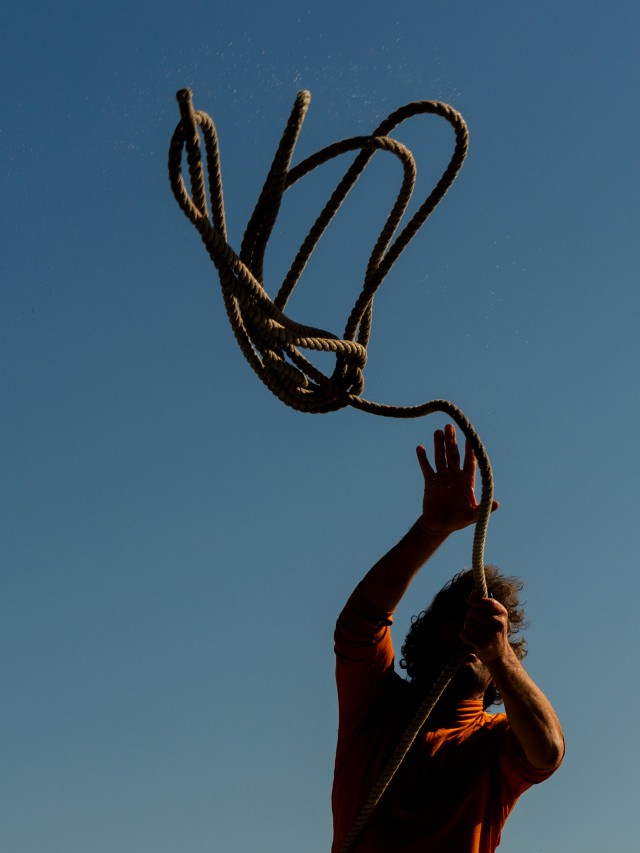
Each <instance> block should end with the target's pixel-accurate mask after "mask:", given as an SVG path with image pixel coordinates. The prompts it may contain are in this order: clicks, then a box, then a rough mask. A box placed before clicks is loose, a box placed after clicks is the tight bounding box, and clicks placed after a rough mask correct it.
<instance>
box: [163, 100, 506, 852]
mask: <svg viewBox="0 0 640 853" xmlns="http://www.w3.org/2000/svg"><path fill="white" fill-rule="evenodd" d="M310 99H311V96H310V94H309V92H306V91H303V92H300V93H299V94H298V96H297V98H296V100H295V103H294V106H293V109H292V111H291V114H290V116H289V120H288V122H287V124H286V127H285V129H284V132H283V134H282V137H281V139H280V143H279V145H278V148H277V150H276V154H275V157H274V159H273V162H272V164H271V168H270V169H269V173H268V175H267V179H266V181H265V183H264V186H263V188H262V191H261V193H260V197H259V198H258V202H257V204H256V206H255V208H254V211H253V213H252V215H251V217H250V219H249V223H248V225H247V227H246V229H245V233H244V237H243V239H242V244H241V247H240V252H239V254H236V252H234V250H233V249H232V248H231V246H230V245H229V243H228V242H227V230H226V222H225V212H224V200H223V192H222V174H221V170H220V154H219V148H218V137H217V132H216V128H215V125H214V123H213V121H212V120H211V118H210V117H209V116H208V115H207V114H206V113H204V112H202V111H200V110H195V109H194V107H193V102H192V95H191V92H190V90H189V89H181V90H180V91H179V92H178V93H177V100H178V105H179V108H180V116H181V120H180V122H179V123H178V125H177V126H176V129H175V131H174V133H173V136H172V138H171V143H170V146H169V164H168V165H169V181H170V184H171V189H172V191H173V194H174V196H175V198H176V200H177V202H178V204H179V206H180V208H181V209H182V211H183V212H184V214H185V216H186V217H187V218H188V219H189V221H190V222H191V223H192V224H193V225H194V227H195V228H196V229H197V231H198V233H199V234H200V237H201V239H202V241H203V243H204V245H205V248H206V250H207V252H208V254H209V256H210V258H211V260H212V261H213V264H214V265H215V268H216V270H217V272H218V276H219V278H220V284H221V288H222V296H223V300H224V304H225V308H226V311H227V315H228V317H229V321H230V323H231V327H232V329H233V333H234V335H235V337H236V340H237V341H238V344H239V345H240V348H241V350H242V352H243V353H244V355H245V357H246V359H247V361H248V362H249V364H250V365H251V367H252V368H253V370H254V371H255V372H256V374H257V375H258V376H259V377H260V379H261V380H262V382H264V384H265V385H266V386H267V387H268V388H269V389H270V390H271V391H272V392H273V393H274V394H275V395H276V396H277V397H278V398H279V399H280V400H282V401H283V402H284V403H286V404H287V405H288V406H291V407H292V408H293V409H296V410H298V411H302V412H314V413H321V412H331V411H336V410H338V409H341V408H344V407H345V406H352V407H353V408H356V409H360V410H362V411H364V412H369V413H370V414H374V415H381V416H384V417H393V418H417V417H422V416H424V415H428V414H431V413H433V412H443V413H445V414H446V415H448V416H449V417H450V418H451V419H452V420H453V421H454V422H455V423H456V425H457V426H458V427H459V428H460V430H461V431H462V433H463V434H464V435H465V437H466V438H467V439H468V440H469V441H470V443H471V446H472V448H473V450H474V453H475V455H476V459H477V462H478V468H479V470H480V475H481V480H482V494H481V499H480V505H479V514H478V521H477V522H476V527H475V533H474V539H473V548H472V571H473V579H474V584H475V587H476V588H477V589H478V590H480V591H481V592H482V594H483V595H486V594H487V585H486V579H485V574H484V546H485V541H486V535H487V528H488V524H489V516H490V514H491V506H492V502H493V475H492V471H491V463H490V461H489V457H488V455H487V453H486V451H485V449H484V446H483V445H482V442H481V441H480V438H479V436H478V434H477V433H476V431H475V429H474V427H473V426H472V424H471V422H470V421H469V420H468V419H467V417H466V416H465V415H464V413H463V412H462V411H461V410H460V409H459V408H458V407H457V406H455V405H454V404H453V403H451V402H449V401H448V400H430V401H428V402H426V403H422V404H421V405H417V406H390V405H383V404H381V403H375V402H372V401H370V400H366V399H364V398H363V397H361V396H360V395H361V393H362V391H363V389H364V376H363V370H364V366H365V364H366V361H367V349H366V348H367V344H368V341H369V335H370V332H371V320H372V311H373V299H374V296H375V294H376V291H377V290H378V288H379V287H380V285H381V284H382V282H383V281H384V279H385V277H386V276H387V274H388V273H389V271H390V270H391V268H392V267H393V265H394V264H395V262H396V261H397V260H398V258H399V257H400V255H401V254H402V252H403V251H404V250H405V249H406V247H407V246H408V244H409V243H410V242H411V240H412V239H413V237H414V236H415V235H416V234H417V232H418V231H419V229H420V228H421V227H422V225H423V224H424V223H425V222H426V220H427V218H428V217H429V216H430V215H431V213H432V212H433V211H434V210H435V208H436V207H437V205H438V204H439V203H440V201H441V200H442V198H443V197H444V195H445V194H446V192H447V191H448V189H449V187H450V186H451V185H452V183H453V182H454V180H455V179H456V177H457V175H458V173H459V171H460V169H461V168H462V164H463V162H464V159H465V157H466V153H467V149H468V132H467V126H466V124H465V122H464V119H463V118H462V116H461V115H460V113H458V112H457V111H456V110H454V109H453V108H452V107H450V106H449V105H448V104H444V103H441V102H440V101H414V102H412V103H410V104H407V105H405V106H404V107H401V108H400V109H398V110H396V111H395V112H393V113H391V115H389V116H388V117H387V118H386V119H385V120H384V121H383V122H381V124H380V125H378V127H377V128H376V130H374V132H373V134H372V135H371V136H356V137H352V138H350V139H344V140H342V141H341V142H336V143H333V144H332V145H328V146H327V147H325V148H323V149H321V150H320V151H318V152H316V153H315V154H312V155H311V156H310V157H307V158H306V159H305V160H303V161H302V162H301V163H299V164H298V165H297V166H294V167H293V168H291V160H292V158H293V152H294V149H295V145H296V142H297V140H298V136H299V134H300V130H301V128H302V123H303V121H304V117H305V114H306V112H307V110H308V108H309V103H310ZM421 114H433V115H438V116H440V117H442V118H444V119H445V120H446V121H448V122H449V124H450V125H451V126H452V127H453V129H454V132H455V149H454V153H453V155H452V157H451V160H450V161H449V165H448V166H447V168H446V169H445V170H444V172H443V173H442V176H441V177H440V180H439V181H438V182H437V184H436V185H435V187H434V188H433V190H432V191H431V193H430V194H429V195H428V196H427V198H426V199H425V200H424V202H423V203H422V204H421V206H420V207H419V209H418V210H417V211H416V213H415V214H414V215H413V217H412V218H411V219H410V220H409V222H408V223H407V224H406V225H405V226H404V228H403V229H402V230H401V231H400V232H399V233H398V234H397V236H395V239H394V235H396V232H397V230H398V228H399V226H400V222H401V220H402V218H403V216H404V214H405V211H406V209H407V206H408V204H409V201H410V199H411V196H412V193H413V190H414V187H415V179H416V166H415V161H414V159H413V155H412V154H411V152H410V151H409V149H408V148H406V147H405V146H404V145H402V144H401V143H400V142H398V141H397V140H395V139H393V138H391V137H390V136H389V134H390V133H391V131H393V130H394V129H395V128H396V127H398V125H400V124H402V122H404V121H406V120H407V119H409V118H412V117H413V116H416V115H421ZM200 131H201V132H202V135H203V137H204V144H205V153H206V169H207V175H208V182H209V201H208V202H207V194H206V190H205V173H204V168H203V164H202V155H201V141H200ZM185 149H186V155H187V166H188V171H189V183H190V188H191V195H189V192H188V190H187V187H186V185H185V182H184V178H183V176H182V158H183V152H184V151H185ZM352 151H359V153H358V154H357V156H356V157H355V160H354V161H353V163H352V164H351V166H350V167H349V168H348V169H347V171H346V173H345V174H344V176H343V178H342V179H341V180H340V181H339V183H338V185H337V186H336V188H335V190H334V191H333V193H332V195H331V197H330V198H329V201H328V202H327V203H326V204H325V206H324V208H323V209H322V211H321V212H320V214H319V216H318V217H317V219H316V221H315V222H314V224H313V225H312V227H311V229H310V231H309V233H308V234H307V236H306V237H305V239H304V240H303V242H302V245H301V246H300V248H299V250H298V252H297V254H296V256H295V258H294V261H293V263H292V265H291V268H290V269H289V271H288V273H287V274H286V276H285V278H284V281H283V282H282V285H281V286H280V290H279V291H278V293H277V295H276V297H275V299H273V300H272V299H271V298H270V297H269V295H268V294H267V292H266V290H265V289H264V286H263V267H264V255H265V251H266V247H267V243H268V241H269V237H270V236H271V232H272V230H273V227H274V225H275V222H276V218H277V215H278V212H279V209H280V205H281V203H282V197H283V195H284V193H285V192H286V190H287V189H289V188H290V187H291V186H293V184H295V183H296V182H297V181H299V180H300V179H301V178H303V177H304V176H305V175H307V174H309V172H311V171H312V170H313V169H315V168H317V167H318V166H321V165H322V164H323V163H326V162H328V161H329V160H332V159H334V158H335V157H338V156H340V155H342V154H345V153H348V152H352ZM376 151H387V152H389V153H391V154H393V155H394V156H395V157H397V158H398V159H399V160H400V163H401V165H402V168H403V179H402V184H401V187H400V190H399V192H398V195H397V197H396V200H395V202H394V204H393V206H392V208H391V211H390V213H389V215H388V217H387V220H386V222H385V224H384V226H383V228H382V230H381V232H380V234H379V236H378V238H377V240H376V243H375V245H374V248H373V250H372V252H371V255H370V257H369V261H368V264H367V268H366V272H365V276H364V283H363V287H362V290H361V292H360V295H359V296H358V298H357V300H356V302H355V305H354V306H353V309H352V311H351V314H350V315H349V318H348V320H347V324H346V327H345V331H344V334H343V336H342V338H340V337H338V336H337V335H334V334H332V333H331V332H327V331H324V330H322V329H317V328H314V327H312V326H306V325H302V324H300V323H296V322H295V321H293V320H291V319H290V318H288V317H287V316H286V315H285V314H284V309H285V307H286V304H287V302H288V300H289V298H290V296H291V294H292V293H293V290H294V288H295V287H296V285H297V284H298V281H299V279H300V276H301V275H302V272H303V271H304V269H305V267H306V264H307V263H308V261H309V258H310V257H311V254H312V252H313V251H314V249H315V247H316V245H317V243H318V241H319V240H320V238H321V237H322V235H323V234H324V232H325V231H326V229H327V227H328V225H329V223H330V222H331V220H332V219H333V217H334V216H335V215H336V213H337V211H338V210H339V208H340V206H341V205H342V203H343V202H344V200H345V199H346V197H347V195H348V194H349V192H350V191H351V189H352V188H353V186H354V185H355V183H356V181H357V180H358V178H359V177H360V175H361V174H362V172H363V171H364V169H365V168H366V166H367V165H368V163H369V161H370V160H371V158H372V157H373V155H374V154H375V153H376ZM209 207H210V211H209ZM302 350H309V351H312V352H313V351H316V352H320V351H323V352H333V353H335V357H336V364H335V368H334V371H333V373H332V375H331V376H327V375H325V374H324V373H322V371H320V370H319V369H318V368H317V367H315V365H313V364H312V363H311V362H310V361H309V360H308V359H307V358H305V357H304V356H303V354H302ZM467 653H468V649H466V648H464V647H461V649H460V650H459V651H458V653H456V655H455V656H454V657H453V659H452V660H451V662H450V663H449V664H448V666H447V667H446V668H445V670H444V671H443V672H442V674H441V675H440V677H439V678H438V680H437V681H436V683H435V684H434V685H433V687H432V689H431V690H430V692H429V694H428V695H427V696H426V697H425V699H424V701H423V703H422V705H421V706H420V708H419V710H418V712H417V713H416V715H415V717H414V719H413V720H412V722H411V724H410V725H409V727H408V728H407V730H406V732H405V734H404V736H403V738H402V740H401V741H400V743H399V744H398V746H397V748H396V750H395V752H394V753H393V755H392V757H391V759H390V760H389V762H388V764H387V766H386V767H385V769H384V771H383V772H382V774H381V775H380V778H379V779H378V781H377V782H376V784H375V786H374V788H373V789H372V791H371V793H370V794H369V796H368V797H367V800H366V801H365V803H364V805H363V806H362V809H361V811H360V813H359V815H358V817H357V818H356V821H355V823H354V824H353V827H352V829H351V831H350V832H349V834H348V836H347V837H346V839H345V841H344V843H343V845H342V847H341V851H340V853H348V851H350V850H351V849H352V848H353V846H354V844H355V843H356V842H357V839H358V837H359V835H360V832H361V831H362V829H363V827H364V825H365V823H366V822H367V820H368V819H369V817H370V815H371V813H372V812H373V810H374V809H375V807H376V806H377V804H378V802H379V801H380V798H381V797H382V795H383V794H384V792H385V790H386V789H387V787H388V785H389V783H390V782H391V780H392V779H393V777H394V775H395V773H396V772H397V770H398V768H399V767H400V765H401V763H402V761H403V760H404V758H405V756H406V755H407V753H408V751H409V750H410V748H411V746H412V744H413V742H414V741H415V739H416V737H417V736H418V734H419V732H420V730H421V729H422V727H423V725H424V723H425V722H426V720H427V718H428V717H429V715H430V714H431V712H432V710H433V708H434V707H435V705H436V703H437V702H438V700H439V698H440V696H441V695H442V693H443V692H444V690H445V689H446V687H447V685H448V683H449V681H450V680H451V678H452V677H453V676H454V674H455V673H456V671H457V670H458V668H459V666H460V665H461V663H462V661H463V660H464V658H465V656H466V654H467Z"/></svg>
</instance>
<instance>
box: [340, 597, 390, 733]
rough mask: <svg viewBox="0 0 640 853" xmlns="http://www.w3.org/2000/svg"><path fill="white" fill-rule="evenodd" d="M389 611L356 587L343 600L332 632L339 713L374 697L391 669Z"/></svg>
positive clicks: (347, 712) (353, 709) (355, 710)
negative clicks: (341, 609) (348, 596)
mask: <svg viewBox="0 0 640 853" xmlns="http://www.w3.org/2000/svg"><path fill="white" fill-rule="evenodd" d="M392 617H393V613H392V612H391V611H385V610H381V609H380V608H377V607H375V606H374V605H373V604H372V603H371V602H370V601H369V600H368V599H367V598H366V596H365V595H364V594H363V593H362V590H361V589H360V587H359V586H358V587H356V589H355V591H354V592H353V594H352V595H351V597H350V598H349V600H348V601H347V603H346V605H345V607H344V609H343V611H342V613H341V614H340V616H339V618H338V622H337V624H336V630H335V635H334V640H335V653H336V681H337V687H338V701H339V705H340V716H341V720H342V721H343V722H344V718H345V715H351V714H354V713H355V714H357V713H358V710H360V711H361V710H362V708H363V707H364V706H365V705H366V703H369V702H371V701H373V700H375V699H376V698H377V696H378V695H379V693H380V691H381V690H382V689H383V687H384V685H385V683H386V679H387V677H388V676H389V675H390V674H392V673H393V644H392V642H391V632H390V630H389V628H390V626H391V624H392V621H393V619H392Z"/></svg>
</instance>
